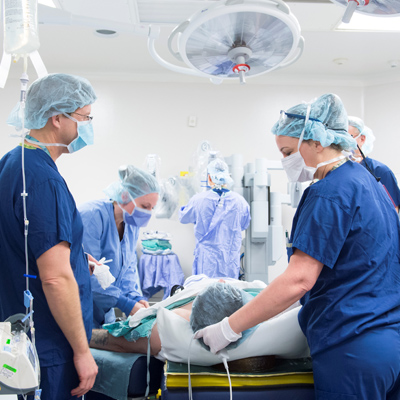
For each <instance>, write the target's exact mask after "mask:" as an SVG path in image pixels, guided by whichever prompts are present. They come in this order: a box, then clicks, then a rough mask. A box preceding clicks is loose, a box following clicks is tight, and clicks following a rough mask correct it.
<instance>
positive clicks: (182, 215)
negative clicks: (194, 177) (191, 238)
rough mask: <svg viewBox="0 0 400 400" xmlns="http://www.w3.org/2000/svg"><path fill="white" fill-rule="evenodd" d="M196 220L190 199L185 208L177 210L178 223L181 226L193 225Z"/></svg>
mask: <svg viewBox="0 0 400 400" xmlns="http://www.w3.org/2000/svg"><path fill="white" fill-rule="evenodd" d="M196 219H197V218H196V207H195V206H194V200H193V198H192V199H191V200H190V201H189V203H188V204H187V205H186V206H183V207H181V209H180V210H179V221H180V222H181V223H182V224H194V223H196Z"/></svg>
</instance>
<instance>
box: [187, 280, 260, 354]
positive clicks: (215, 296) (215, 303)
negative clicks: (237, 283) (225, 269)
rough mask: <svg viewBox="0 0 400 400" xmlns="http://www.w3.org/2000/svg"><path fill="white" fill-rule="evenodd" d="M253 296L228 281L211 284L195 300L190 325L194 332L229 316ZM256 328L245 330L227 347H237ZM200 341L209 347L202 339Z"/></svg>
mask: <svg viewBox="0 0 400 400" xmlns="http://www.w3.org/2000/svg"><path fill="white" fill-rule="evenodd" d="M252 298H253V296H252V295H251V294H249V293H247V292H245V291H244V290H242V289H239V288H236V287H234V286H231V285H229V284H228V283H224V282H215V283H213V284H211V285H210V286H208V287H207V288H205V289H204V290H202V291H201V292H200V293H199V294H198V295H197V297H196V299H195V300H194V301H193V307H192V314H191V315H190V326H191V328H192V330H193V332H197V331H198V330H200V329H203V328H205V327H206V326H209V325H213V324H216V323H217V322H220V321H222V320H223V319H224V318H225V317H229V316H230V315H232V314H233V313H234V312H235V311H237V310H239V308H241V307H242V306H243V305H245V304H246V303H248V302H249V301H250V300H251V299H252ZM254 329H255V328H251V329H248V330H246V331H244V332H243V333H242V338H241V339H240V340H239V341H238V342H235V343H231V344H230V345H229V346H228V347H227V348H228V349H230V348H234V347H237V346H238V345H239V344H240V343H241V342H242V341H243V340H244V339H246V337H247V336H248V335H249V334H250V333H251V332H252V331H253V330H254ZM200 342H201V343H202V345H203V346H204V347H206V348H207V349H208V346H206V345H205V344H204V342H203V341H202V339H201V340H200Z"/></svg>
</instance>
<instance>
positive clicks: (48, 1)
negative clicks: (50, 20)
mask: <svg viewBox="0 0 400 400" xmlns="http://www.w3.org/2000/svg"><path fill="white" fill-rule="evenodd" d="M38 3H39V4H43V5H44V6H47V7H52V8H56V6H55V5H54V2H53V0H39V1H38Z"/></svg>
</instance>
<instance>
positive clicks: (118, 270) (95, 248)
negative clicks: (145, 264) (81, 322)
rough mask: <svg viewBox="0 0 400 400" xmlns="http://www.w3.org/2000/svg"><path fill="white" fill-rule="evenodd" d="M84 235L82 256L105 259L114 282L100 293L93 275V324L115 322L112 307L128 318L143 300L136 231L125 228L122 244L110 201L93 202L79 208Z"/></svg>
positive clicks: (136, 229)
mask: <svg viewBox="0 0 400 400" xmlns="http://www.w3.org/2000/svg"><path fill="white" fill-rule="evenodd" d="M79 212H80V213H81V217H82V221H83V226H84V233H83V245H84V249H85V252H87V253H89V254H91V255H92V256H93V257H94V258H96V259H97V260H100V259H101V258H103V257H105V258H106V259H107V260H110V259H111V260H112V261H111V262H109V263H107V264H106V265H108V266H109V267H110V272H111V274H112V275H113V276H114V278H115V282H114V283H112V284H111V286H109V287H108V288H107V289H102V287H101V286H100V284H99V283H98V281H97V278H96V277H95V276H94V275H92V291H93V324H94V326H95V327H97V328H99V327H100V326H101V325H102V324H108V323H111V322H114V321H115V313H114V307H117V308H119V309H120V310H121V311H123V312H124V313H125V314H126V315H129V313H130V312H131V310H132V308H133V307H134V305H135V304H136V302H137V301H139V300H142V299H143V294H142V291H141V289H140V280H139V275H138V269H137V255H136V244H137V241H138V237H139V228H138V227H136V226H133V225H129V224H125V228H124V235H123V238H122V240H120V238H119V234H118V230H117V225H116V223H115V218H114V206H113V203H112V202H111V201H110V200H106V199H103V200H95V201H91V202H88V203H84V204H82V205H80V206H79Z"/></svg>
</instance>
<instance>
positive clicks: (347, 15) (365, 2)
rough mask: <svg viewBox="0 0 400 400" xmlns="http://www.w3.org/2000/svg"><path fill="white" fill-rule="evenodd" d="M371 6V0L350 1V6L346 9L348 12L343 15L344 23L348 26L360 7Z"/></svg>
mask: <svg viewBox="0 0 400 400" xmlns="http://www.w3.org/2000/svg"><path fill="white" fill-rule="evenodd" d="M368 4H369V0H348V4H347V7H346V11H345V12H344V14H343V18H342V22H344V23H345V24H348V23H349V22H350V20H351V17H352V16H353V14H354V11H356V9H357V7H358V6H367V5H368Z"/></svg>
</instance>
